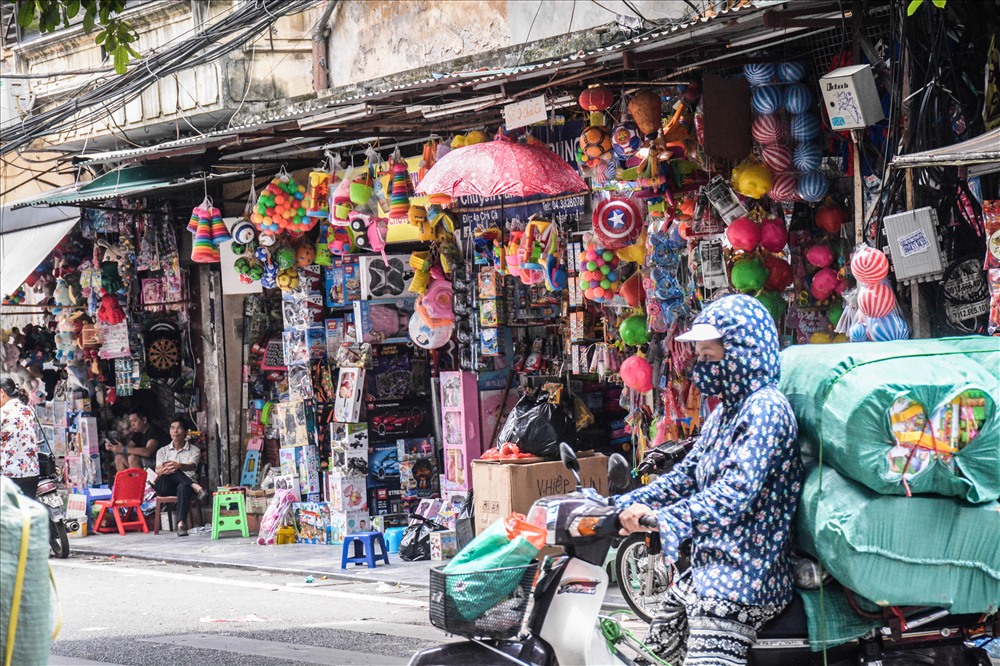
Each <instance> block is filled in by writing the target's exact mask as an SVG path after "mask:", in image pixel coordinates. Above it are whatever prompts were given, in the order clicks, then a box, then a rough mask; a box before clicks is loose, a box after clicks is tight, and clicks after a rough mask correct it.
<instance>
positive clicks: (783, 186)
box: [767, 173, 798, 203]
mask: <svg viewBox="0 0 1000 666" xmlns="http://www.w3.org/2000/svg"><path fill="white" fill-rule="evenodd" d="M767 195H768V196H769V197H771V199H773V200H774V201H780V202H782V203H790V202H792V201H795V200H796V199H798V182H797V181H796V180H795V176H793V175H792V174H790V173H779V174H776V175H775V176H774V180H773V181H772V183H771V191H770V192H768V193H767Z"/></svg>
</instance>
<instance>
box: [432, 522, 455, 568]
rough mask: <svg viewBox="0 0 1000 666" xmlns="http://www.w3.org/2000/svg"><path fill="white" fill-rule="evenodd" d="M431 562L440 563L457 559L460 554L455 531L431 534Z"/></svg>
mask: <svg viewBox="0 0 1000 666" xmlns="http://www.w3.org/2000/svg"><path fill="white" fill-rule="evenodd" d="M430 537H431V560H434V561H438V562H440V561H441V560H449V559H451V558H453V557H455V553H457V552H458V541H456V539H455V530H444V531H441V532H431V534H430Z"/></svg>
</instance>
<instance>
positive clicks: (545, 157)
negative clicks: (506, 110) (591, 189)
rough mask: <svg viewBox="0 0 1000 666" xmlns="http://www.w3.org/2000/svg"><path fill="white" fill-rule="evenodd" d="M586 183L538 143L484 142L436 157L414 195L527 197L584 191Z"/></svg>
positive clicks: (562, 161)
mask: <svg viewBox="0 0 1000 666" xmlns="http://www.w3.org/2000/svg"><path fill="white" fill-rule="evenodd" d="M586 189H587V184H586V183H584V182H583V179H582V178H580V176H579V174H577V172H576V171H575V170H574V169H573V167H571V166H570V165H569V164H568V163H567V162H566V160H564V159H563V158H561V157H559V156H558V155H556V154H555V153H554V152H552V151H551V150H549V149H548V148H545V147H544V146H539V145H528V144H523V143H515V142H513V141H487V142H485V143H477V144H475V145H472V146H466V147H464V148H457V149H455V150H453V151H451V152H450V153H448V154H447V155H445V156H444V157H442V158H441V160H440V161H438V163H437V164H435V165H434V166H433V167H431V170H430V171H428V172H427V175H426V176H424V178H423V180H421V181H420V184H419V185H418V186H417V190H416V191H417V194H446V195H448V196H450V197H451V198H452V199H455V198H457V197H465V196H480V197H496V196H501V195H506V196H510V197H530V196H534V195H539V194H546V195H553V196H554V195H556V194H566V193H571V192H572V193H575V192H584V191H586Z"/></svg>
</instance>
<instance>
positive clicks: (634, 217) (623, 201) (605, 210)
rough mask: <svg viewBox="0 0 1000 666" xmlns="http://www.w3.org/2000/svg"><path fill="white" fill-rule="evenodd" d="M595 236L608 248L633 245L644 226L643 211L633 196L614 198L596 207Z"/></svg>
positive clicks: (614, 248)
mask: <svg viewBox="0 0 1000 666" xmlns="http://www.w3.org/2000/svg"><path fill="white" fill-rule="evenodd" d="M593 223H594V236H596V237H597V240H598V241H600V242H601V245H603V246H604V247H606V248H609V249H612V250H617V249H621V248H624V247H626V246H628V245H631V244H632V243H633V242H634V241H635V239H636V238H638V237H639V233H640V232H641V231H642V227H643V213H642V208H641V207H640V206H639V204H638V203H637V202H636V201H634V200H633V199H631V198H613V199H608V200H607V201H602V202H601V203H599V204H597V206H595V208H594V215H593Z"/></svg>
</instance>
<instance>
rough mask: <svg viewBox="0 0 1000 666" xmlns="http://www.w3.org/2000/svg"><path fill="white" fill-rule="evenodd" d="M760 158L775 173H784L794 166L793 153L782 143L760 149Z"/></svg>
mask: <svg viewBox="0 0 1000 666" xmlns="http://www.w3.org/2000/svg"><path fill="white" fill-rule="evenodd" d="M760 159H761V161H763V162H764V164H766V165H767V168H768V169H770V170H771V171H773V172H774V173H784V172H785V171H788V170H789V169H791V168H792V153H791V151H790V150H788V148H786V147H785V146H782V145H778V144H773V145H770V146H764V147H763V148H761V150H760Z"/></svg>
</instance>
